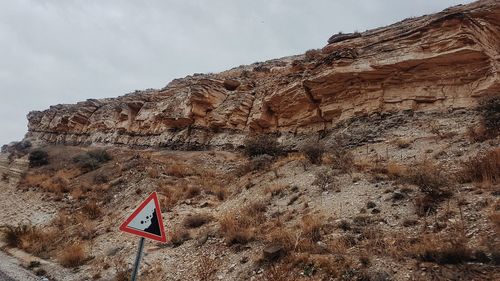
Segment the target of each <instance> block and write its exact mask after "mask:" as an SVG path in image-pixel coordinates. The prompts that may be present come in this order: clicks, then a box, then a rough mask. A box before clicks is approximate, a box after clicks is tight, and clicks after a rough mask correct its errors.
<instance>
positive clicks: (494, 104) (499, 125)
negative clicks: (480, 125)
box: [479, 95, 500, 136]
mask: <svg viewBox="0 0 500 281" xmlns="http://www.w3.org/2000/svg"><path fill="white" fill-rule="evenodd" d="M479 110H480V112H481V115H482V117H483V122H484V126H485V128H486V130H487V131H488V132H489V134H490V135H491V136H496V135H498V133H499V130H500V95H495V96H492V97H488V98H485V99H483V100H482V101H481V102H480V103H479Z"/></svg>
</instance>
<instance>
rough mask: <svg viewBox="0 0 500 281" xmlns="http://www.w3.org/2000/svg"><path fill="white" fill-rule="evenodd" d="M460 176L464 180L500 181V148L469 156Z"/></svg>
mask: <svg viewBox="0 0 500 281" xmlns="http://www.w3.org/2000/svg"><path fill="white" fill-rule="evenodd" d="M458 177H459V179H460V180H461V181H462V182H472V181H474V182H482V183H484V182H490V183H493V184H497V183H500V148H496V149H493V150H490V151H487V152H486V153H484V152H483V153H479V154H478V155H476V156H474V157H471V158H469V160H468V161H466V162H464V163H462V171H461V172H460V173H459V175H458Z"/></svg>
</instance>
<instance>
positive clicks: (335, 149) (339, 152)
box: [330, 136, 354, 174]
mask: <svg viewBox="0 0 500 281" xmlns="http://www.w3.org/2000/svg"><path fill="white" fill-rule="evenodd" d="M330 151H331V155H330V156H331V160H332V164H333V165H332V167H333V168H334V169H337V170H340V171H341V172H342V173H349V174H350V173H352V171H353V168H354V156H353V154H352V153H351V152H350V151H349V150H348V149H346V144H345V140H344V139H343V138H342V137H340V136H337V137H336V138H335V140H334V141H333V144H332V146H331V149H330Z"/></svg>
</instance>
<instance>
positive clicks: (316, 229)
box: [300, 215, 324, 242]
mask: <svg viewBox="0 0 500 281" xmlns="http://www.w3.org/2000/svg"><path fill="white" fill-rule="evenodd" d="M323 222H324V218H323V216H319V215H315V216H304V217H303V218H302V223H301V225H300V227H301V231H302V235H303V237H305V238H306V239H307V240H309V241H311V242H318V241H320V240H321V228H322V227H323Z"/></svg>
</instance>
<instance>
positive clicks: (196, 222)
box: [182, 214, 212, 228]
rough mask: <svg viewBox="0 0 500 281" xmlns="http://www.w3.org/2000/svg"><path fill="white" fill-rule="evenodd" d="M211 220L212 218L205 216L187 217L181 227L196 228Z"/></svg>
mask: <svg viewBox="0 0 500 281" xmlns="http://www.w3.org/2000/svg"><path fill="white" fill-rule="evenodd" d="M211 220H212V217H211V216H210V215H207V214H194V215H188V216H187V217H185V218H184V221H183V223H182V224H183V225H184V227H186V228H198V227H200V226H202V225H204V224H206V223H208V222H210V221H211Z"/></svg>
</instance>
